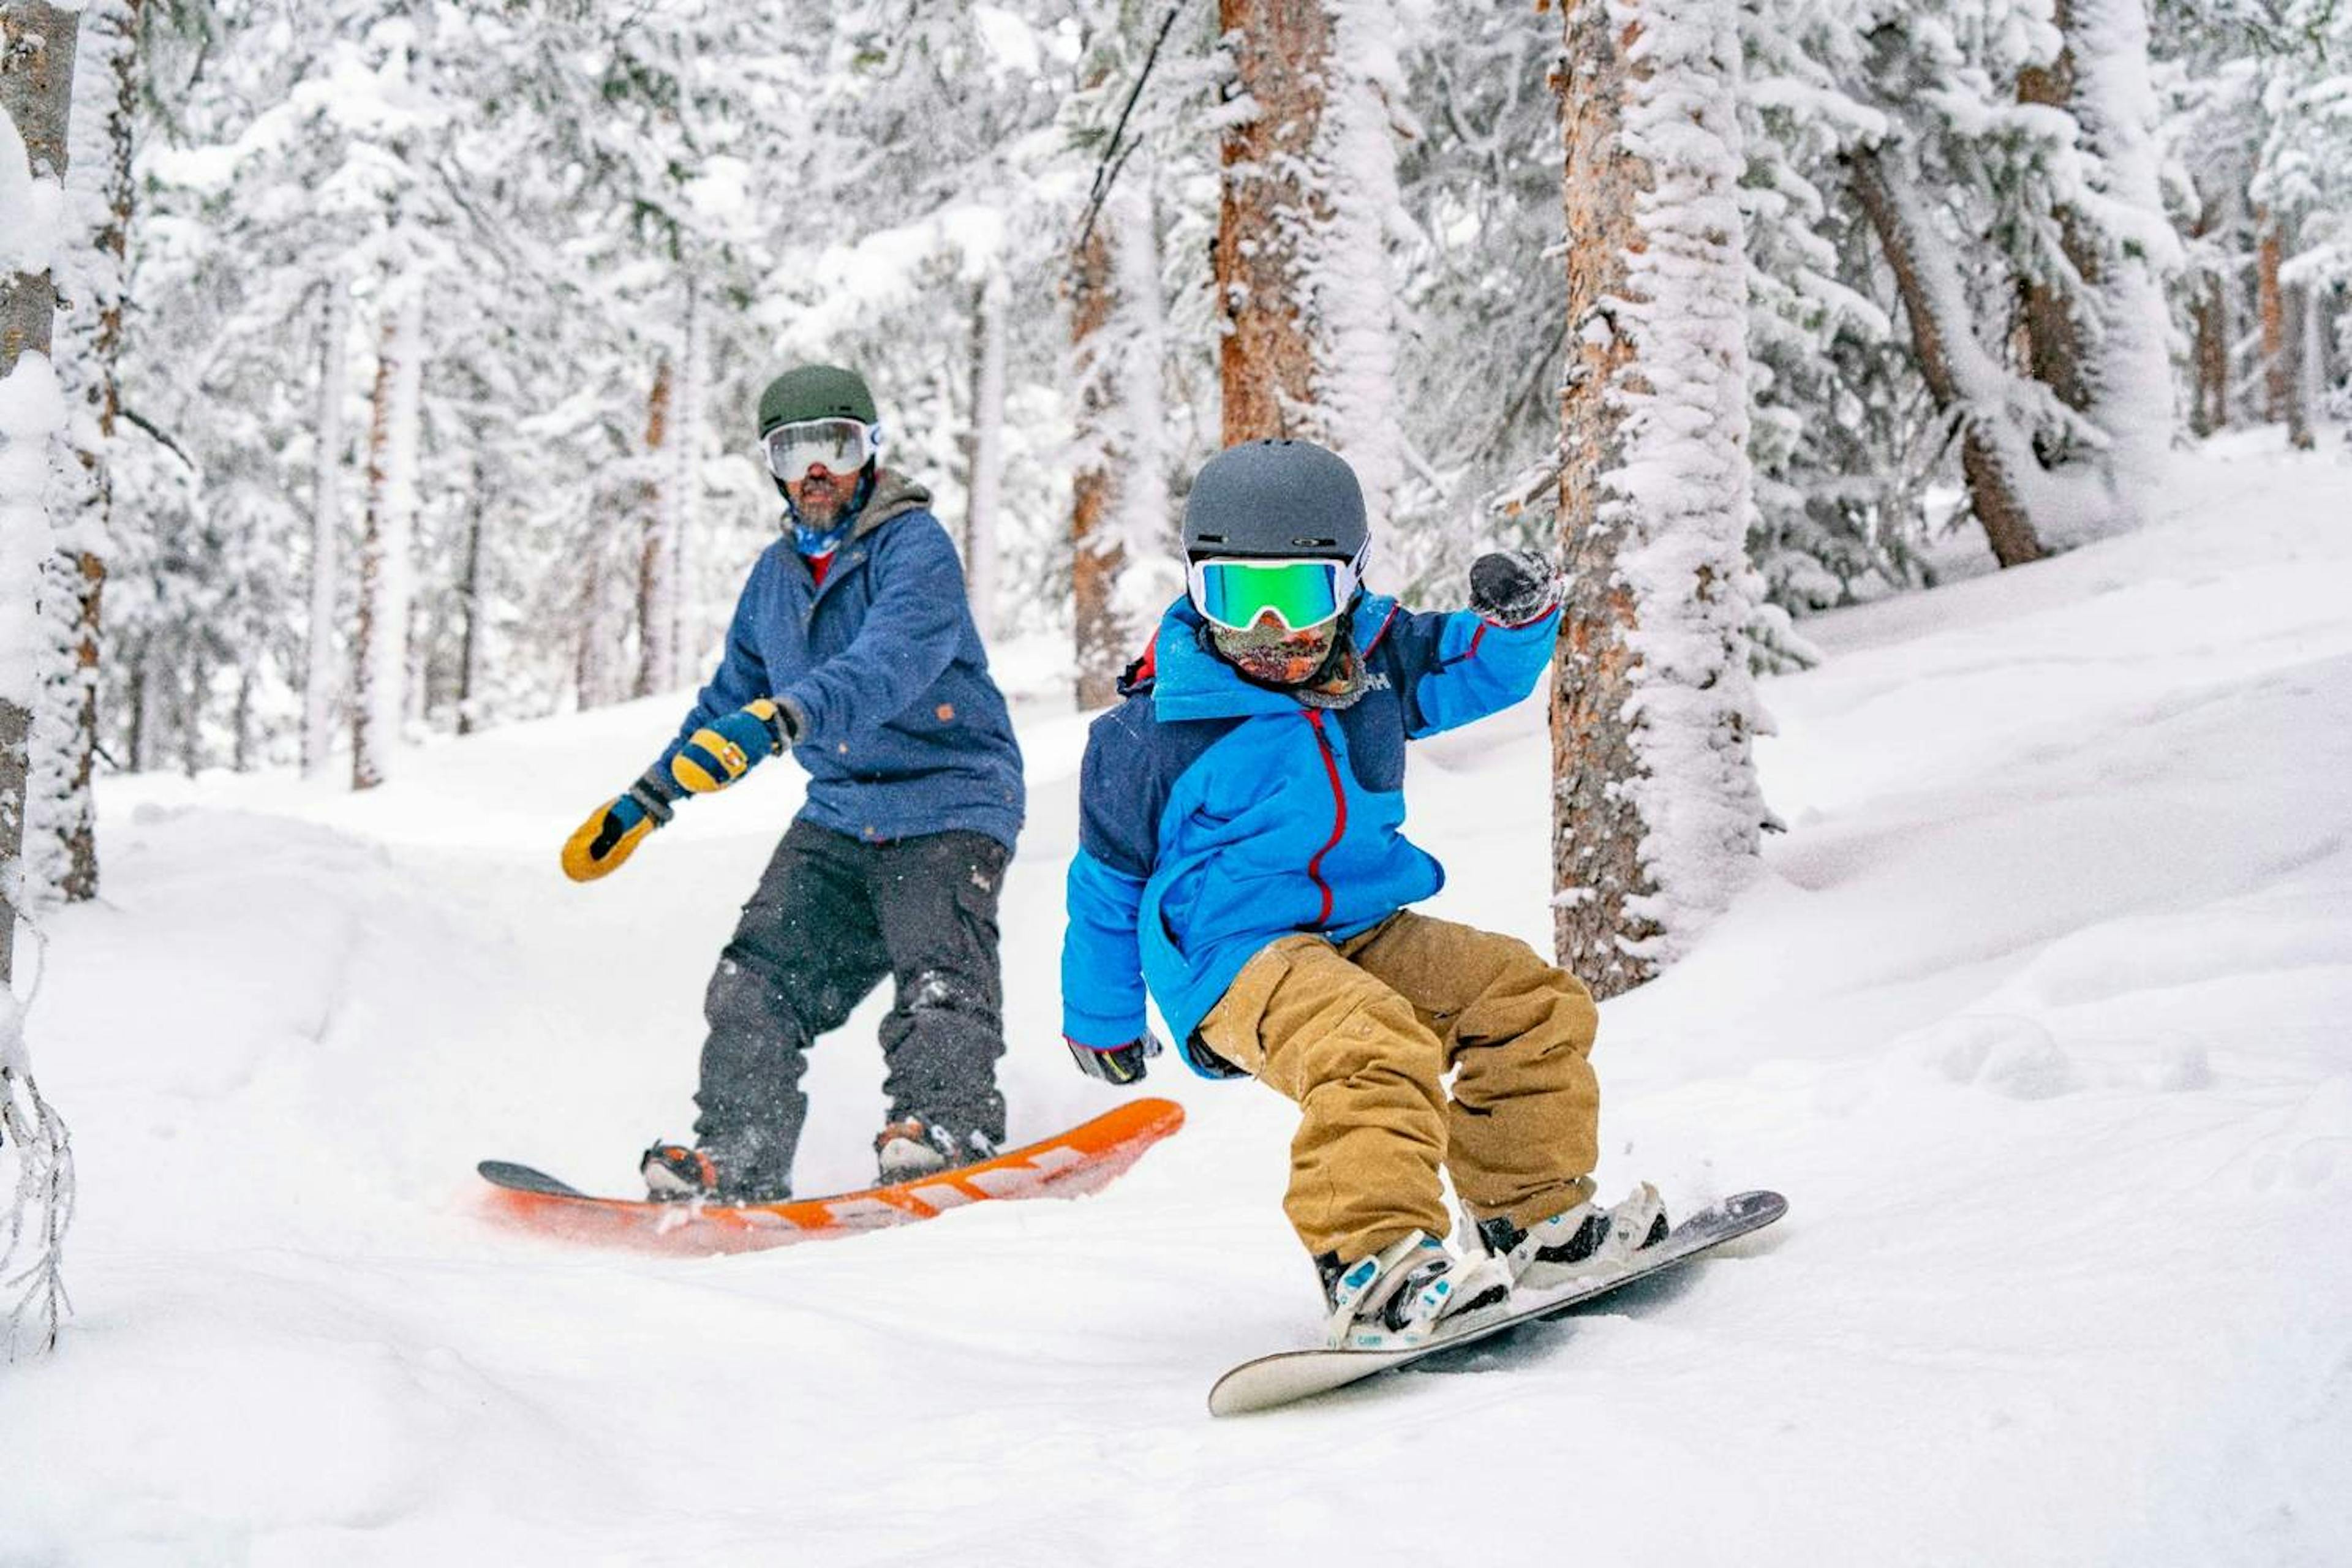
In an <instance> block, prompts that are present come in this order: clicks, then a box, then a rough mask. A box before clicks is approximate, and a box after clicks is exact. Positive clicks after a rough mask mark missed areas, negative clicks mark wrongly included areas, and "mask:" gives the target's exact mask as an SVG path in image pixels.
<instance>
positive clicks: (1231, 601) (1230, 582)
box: [1185, 551, 1364, 632]
mask: <svg viewBox="0 0 2352 1568" xmlns="http://www.w3.org/2000/svg"><path fill="white" fill-rule="evenodd" d="M1363 568H1364V552H1362V551H1358V552H1356V557H1355V559H1354V560H1352V561H1332V560H1328V559H1324V560H1315V559H1299V560H1293V561H1253V560H1248V559H1246V558H1244V557H1241V556H1234V555H1219V556H1211V557H1210V558H1209V559H1207V560H1205V561H1195V562H1193V563H1191V565H1190V567H1189V568H1188V569H1187V570H1186V573H1185V586H1186V588H1187V589H1188V590H1189V591H1190V592H1191V594H1192V607H1193V608H1194V609H1196V610H1198V611H1200V612H1201V618H1202V620H1204V621H1207V622H1208V623H1209V624H1210V625H1211V626H1223V628H1225V629H1226V630H1227V631H1234V632H1244V631H1247V630H1249V628H1250V627H1252V626H1255V625H1257V623H1258V621H1259V619H1260V618H1261V617H1263V616H1268V615H1271V616H1274V618H1275V619H1276V620H1277V621H1280V622H1281V623H1282V624H1283V626H1285V627H1286V628H1287V629H1288V630H1291V631H1294V632H1303V631H1310V630H1312V629H1313V628H1315V627H1317V626H1321V625H1323V624H1324V623H1325V622H1327V621H1331V620H1336V619H1337V618H1339V612H1340V611H1342V610H1344V609H1346V608H1347V607H1348V606H1349V605H1351V604H1353V603H1355V600H1356V590H1357V588H1358V587H1359V586H1360V585H1361V583H1362V580H1363Z"/></svg>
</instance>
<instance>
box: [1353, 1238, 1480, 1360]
mask: <svg viewBox="0 0 2352 1568" xmlns="http://www.w3.org/2000/svg"><path fill="white" fill-rule="evenodd" d="M1315 1268H1316V1270H1317V1272H1318V1273H1319V1274H1321V1275H1322V1277H1323V1303H1324V1305H1325V1307H1326V1308H1327V1309H1328V1310H1329V1312H1330V1316H1329V1318H1328V1320H1327V1321H1326V1322H1325V1325H1324V1342H1325V1343H1327V1344H1328V1345H1329V1346H1330V1347H1331V1348H1332V1349H1333V1350H1401V1349H1402V1348H1404V1347H1406V1346H1408V1345H1417V1344H1423V1343H1426V1342H1428V1341H1429V1340H1431V1339H1433V1338H1434V1337H1437V1336H1438V1335H1439V1334H1441V1333H1443V1332H1444V1331H1446V1330H1449V1329H1457V1328H1466V1327H1468V1326H1470V1324H1471V1323H1472V1322H1473V1321H1475V1320H1476V1319H1478V1318H1482V1317H1486V1316H1490V1315H1491V1314H1492V1313H1493V1312H1494V1311H1496V1310H1498V1309H1500V1308H1501V1307H1503V1306H1504V1305H1505V1303H1507V1301H1508V1300H1510V1295H1511V1277H1510V1273H1509V1271H1508V1270H1507V1268H1505V1267H1504V1266H1503V1265H1502V1264H1500V1263H1498V1262H1496V1260H1494V1259H1492V1258H1459V1257H1456V1256H1455V1255H1454V1251H1453V1249H1452V1248H1451V1247H1447V1246H1446V1245H1445V1244H1444V1242H1442V1241H1439V1240H1438V1239H1436V1238H1435V1237H1432V1236H1430V1235H1428V1234H1427V1233H1425V1232H1423V1231H1418V1230H1416V1231H1412V1232H1409V1233H1407V1234H1406V1236H1405V1237H1404V1238H1403V1239H1402V1240H1400V1241H1394V1242H1391V1243H1390V1244H1389V1245H1388V1246H1386V1247H1382V1248H1381V1249H1380V1250H1379V1251H1378V1252H1375V1253H1373V1254H1372V1255H1371V1256H1370V1257H1369V1258H1358V1259H1357V1260H1356V1261H1354V1262H1353V1263H1345V1264H1343V1263H1341V1262H1340V1261H1339V1254H1338V1253H1336V1252H1327V1253H1325V1254H1323V1255H1322V1256H1321V1257H1320V1258H1317V1259H1316V1260H1315Z"/></svg>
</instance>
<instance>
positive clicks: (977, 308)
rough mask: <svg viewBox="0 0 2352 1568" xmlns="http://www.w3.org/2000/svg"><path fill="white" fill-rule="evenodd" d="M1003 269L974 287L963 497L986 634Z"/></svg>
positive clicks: (971, 571) (969, 588)
mask: <svg viewBox="0 0 2352 1568" xmlns="http://www.w3.org/2000/svg"><path fill="white" fill-rule="evenodd" d="M1011 309H1012V300H1011V298H1010V292H1009V289H1008V287H1007V285H1006V282H1005V278H1004V270H1003V268H1002V267H1001V266H996V265H992V266H991V267H990V268H989V273H988V280H987V281H986V282H984V283H982V285H981V286H980V288H978V289H975V290H973V292H972V311H971V441H970V443H969V453H968V459H967V460H968V467H969V469H970V477H969V483H967V484H966V486H965V496H966V500H965V502H964V550H963V578H964V595H965V597H966V598H968V599H969V600H971V616H972V620H973V622H974V624H975V625H977V626H979V627H980V635H981V636H982V637H994V636H995V635H996V513H997V509H998V506H999V504H1000V498H1001V497H1002V495H1003V489H1004V318H1005V315H1006V313H1007V312H1008V311H1009V310H1011Z"/></svg>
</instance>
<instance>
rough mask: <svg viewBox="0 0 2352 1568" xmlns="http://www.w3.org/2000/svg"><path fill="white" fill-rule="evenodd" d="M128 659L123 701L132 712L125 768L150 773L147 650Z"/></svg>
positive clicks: (125, 745)
mask: <svg viewBox="0 0 2352 1568" xmlns="http://www.w3.org/2000/svg"><path fill="white" fill-rule="evenodd" d="M128 658H129V665H128V668H129V670H130V673H129V675H127V676H126V677H125V678H124V679H123V690H122V700H123V703H124V705H125V706H126V707H128V708H129V709H130V710H131V711H130V712H129V714H128V715H126V716H125V719H124V724H123V736H122V749H123V752H124V765H125V766H126V767H128V768H129V770H130V771H131V772H132V773H145V772H146V771H147V650H146V648H145V647H139V648H136V649H134V650H132V651H131V653H130V655H129V656H128Z"/></svg>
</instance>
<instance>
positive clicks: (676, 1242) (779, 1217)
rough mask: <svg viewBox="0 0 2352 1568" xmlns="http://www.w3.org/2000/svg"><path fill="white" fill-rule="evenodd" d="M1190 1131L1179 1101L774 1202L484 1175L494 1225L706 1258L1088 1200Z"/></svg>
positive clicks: (1113, 1113)
mask: <svg viewBox="0 0 2352 1568" xmlns="http://www.w3.org/2000/svg"><path fill="white" fill-rule="evenodd" d="M1183 1124H1184V1110H1183V1108H1182V1107H1181V1106H1179V1105H1178V1104H1176V1103H1175V1102H1174V1101H1173V1100H1149V1099H1146V1100H1129V1101H1128V1102H1127V1103H1126V1104H1124V1105H1120V1106H1118V1107H1117V1108H1116V1109H1114V1110H1107V1111H1105V1112H1104V1113H1103V1114H1102V1115H1100V1116H1097V1117H1096V1118H1095V1119H1094V1120H1092V1121H1084V1122H1081V1123H1079V1124H1078V1125H1077V1126H1076V1127H1073V1128H1071V1129H1069V1130H1068V1131H1064V1132H1057V1133H1055V1135H1054V1136H1052V1137H1050V1138H1045V1139H1040V1140H1039V1141H1038V1142H1034V1143H1027V1144H1024V1145H1023V1146H1022V1147H1020V1148H1018V1149H1008V1150H1006V1151H1005V1152H1003V1153H1001V1154H998V1155H996V1156H994V1157H993V1158H992V1159H988V1160H983V1161H981V1162H980V1163H977V1164H971V1165H961V1166H958V1167H956V1168H955V1169H953V1170H950V1171H941V1172H938V1173H935V1174H932V1175H928V1176H919V1177H917V1178H915V1179H913V1180H911V1181H906V1182H893V1183H889V1184H885V1185H882V1186H877V1187H867V1188H866V1189H864V1190H863V1191H860V1192H854V1193H836V1194H833V1195H832V1196H830V1197H821V1198H791V1199H786V1200H785V1201H783V1202H782V1203H772V1204H714V1203H707V1202H705V1203H696V1202H674V1203H664V1202H656V1201H655V1200H653V1199H650V1198H618V1197H598V1196H596V1195H595V1194H590V1193H583V1192H582V1191H580V1190H579V1189H578V1188H576V1187H574V1186H572V1185H571V1184H568V1183H565V1182H562V1181H559V1180H557V1179H556V1178H555V1177H553V1176H551V1175H549V1174H548V1173H545V1172H544V1171H539V1170H534V1169H532V1168H531V1167H530V1166H529V1165H519V1164H515V1163H512V1162H511V1161H507V1160H485V1161H483V1162H482V1163H480V1164H478V1165H477V1166H476V1167H475V1169H476V1170H477V1171H478V1172H479V1173H481V1176H482V1179H483V1180H484V1181H486V1182H488V1183H489V1184H490V1191H489V1193H488V1195H487V1197H486V1199H485V1204H486V1206H487V1208H488V1212H489V1214H490V1215H491V1216H492V1217H493V1218H495V1219H498V1220H499V1221H501V1222H503V1223H507V1224H510V1225H515V1226H521V1227H522V1228H525V1229H529V1230H533V1231H537V1232H539V1233H541V1234H542V1235H551V1236H556V1237H562V1239H564V1240H567V1241H580V1242H587V1243H591V1244H595V1245H602V1246H611V1247H627V1248H631V1249H633V1250H636V1251H642V1252H661V1253H671V1254H678V1255H684V1256H690V1257H698V1256H703V1255H706V1254H709V1253H713V1252H755V1251H758V1250H760V1249H761V1248H764V1247H787V1246H790V1245H792V1244H793V1243H794V1242H799V1241H814V1240H818V1239H821V1238H824V1237H838V1236H852V1235H856V1234H858V1233H860V1232H863V1231H869V1230H881V1229H884V1228H886V1227H887V1226H898V1225H908V1224H912V1223H914V1222H915V1221H918V1220H926V1219H932V1218H935V1217H937V1216H938V1215H941V1214H944V1213H946V1212H947V1211H948V1210H949V1209H952V1208H961V1207H963V1206H964V1205H967V1204H974V1203H983V1202H988V1201H991V1200H993V1199H998V1198H1044V1197H1079V1196H1082V1195H1084V1194H1087V1193H1092V1192H1096V1191H1097V1190H1099V1189H1101V1188H1102V1187H1104V1186H1107V1185H1108V1184H1110V1182H1111V1181H1113V1180H1114V1179H1115V1178H1117V1177H1118V1175H1120V1174H1121V1173H1124V1172H1125V1171H1126V1170H1127V1168H1128V1167H1129V1166H1130V1165H1132V1164H1134V1163H1135V1162H1136V1161H1137V1160H1139V1159H1140V1158H1141V1157H1142V1154H1143V1152H1144V1151H1145V1150H1146V1149H1149V1148H1150V1147H1151V1145H1153V1144H1154V1143H1157V1142H1160V1140H1161V1139H1162V1138H1165V1137H1167V1136H1168V1135H1169V1134H1171V1133H1172V1132H1174V1131H1176V1130H1177V1129H1178V1128H1179V1127H1181V1126H1182V1125H1183Z"/></svg>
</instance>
